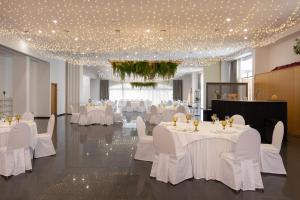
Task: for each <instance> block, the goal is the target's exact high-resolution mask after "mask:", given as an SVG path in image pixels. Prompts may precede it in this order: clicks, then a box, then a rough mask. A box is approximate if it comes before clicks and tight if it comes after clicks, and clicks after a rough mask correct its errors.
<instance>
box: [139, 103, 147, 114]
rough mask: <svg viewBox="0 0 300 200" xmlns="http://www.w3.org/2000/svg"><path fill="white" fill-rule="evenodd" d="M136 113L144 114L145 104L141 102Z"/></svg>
mask: <svg viewBox="0 0 300 200" xmlns="http://www.w3.org/2000/svg"><path fill="white" fill-rule="evenodd" d="M137 111H138V112H146V106H145V102H144V101H141V102H140V105H139V107H138V108H137Z"/></svg>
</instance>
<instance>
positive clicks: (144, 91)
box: [109, 82, 173, 104]
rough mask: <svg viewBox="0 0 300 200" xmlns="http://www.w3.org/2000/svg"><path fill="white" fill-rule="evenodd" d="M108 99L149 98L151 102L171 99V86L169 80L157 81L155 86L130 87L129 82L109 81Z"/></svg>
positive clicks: (155, 102)
mask: <svg viewBox="0 0 300 200" xmlns="http://www.w3.org/2000/svg"><path fill="white" fill-rule="evenodd" d="M109 99H110V100H112V101H115V100H120V99H129V100H150V101H152V104H159V103H160V102H161V101H168V100H172V99H173V86H172V85H171V83H169V82H161V83H158V84H157V86H156V88H141V89H140V88H132V87H131V85H130V83H116V82H110V86H109Z"/></svg>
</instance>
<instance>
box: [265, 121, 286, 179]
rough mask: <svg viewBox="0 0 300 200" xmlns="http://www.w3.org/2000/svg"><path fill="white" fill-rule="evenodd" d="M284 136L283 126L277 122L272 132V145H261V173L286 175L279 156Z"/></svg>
mask: <svg viewBox="0 0 300 200" xmlns="http://www.w3.org/2000/svg"><path fill="white" fill-rule="evenodd" d="M283 135H284V125H283V123H282V122H281V121H279V122H277V124H276V125H275V128H274V131H273V137H272V144H261V146H260V158H261V161H260V163H261V172H264V173H272V174H286V170H285V168H284V165H283V162H282V158H281V156H280V154H279V153H280V150H281V143H282V139H283Z"/></svg>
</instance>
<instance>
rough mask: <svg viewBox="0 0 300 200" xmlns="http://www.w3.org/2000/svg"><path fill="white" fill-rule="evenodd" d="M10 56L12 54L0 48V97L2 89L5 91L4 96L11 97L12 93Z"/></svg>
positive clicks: (0, 96)
mask: <svg viewBox="0 0 300 200" xmlns="http://www.w3.org/2000/svg"><path fill="white" fill-rule="evenodd" d="M12 57H13V55H12V54H10V53H8V52H4V51H3V52H2V51H1V49H0V92H1V93H0V98H2V92H3V91H5V92H6V95H5V96H6V97H12V94H13V78H12V73H13V67H12Z"/></svg>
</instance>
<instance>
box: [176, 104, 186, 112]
mask: <svg viewBox="0 0 300 200" xmlns="http://www.w3.org/2000/svg"><path fill="white" fill-rule="evenodd" d="M176 113H183V114H185V113H186V110H185V107H184V106H183V105H179V106H178V107H177V110H176Z"/></svg>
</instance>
